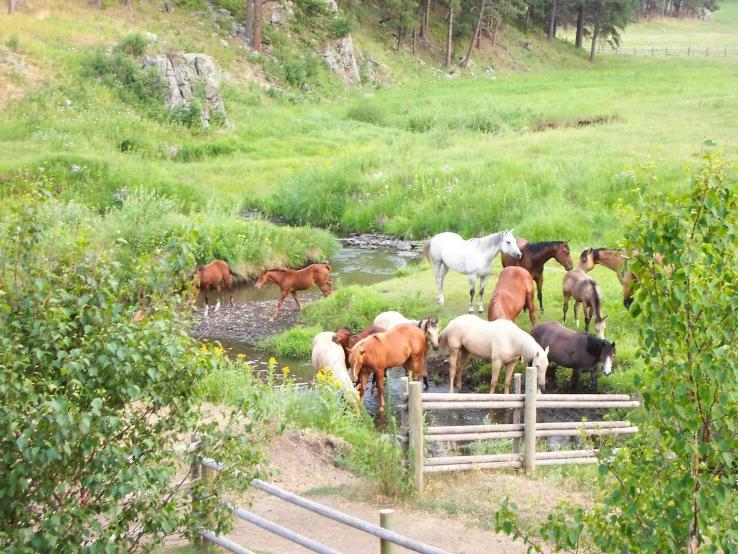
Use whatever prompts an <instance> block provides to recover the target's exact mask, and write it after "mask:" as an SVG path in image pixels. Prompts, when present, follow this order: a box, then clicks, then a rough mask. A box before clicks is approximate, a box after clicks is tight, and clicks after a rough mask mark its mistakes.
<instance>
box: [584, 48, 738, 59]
mask: <svg viewBox="0 0 738 554" xmlns="http://www.w3.org/2000/svg"><path fill="white" fill-rule="evenodd" d="M597 52H598V53H599V54H608V55H611V56H652V57H656V56H663V57H667V58H668V57H672V56H673V57H685V56H686V57H692V56H698V57H708V58H709V57H715V58H725V57H727V56H738V45H732V46H729V45H723V46H715V45H713V46H691V45H689V46H620V47H617V48H610V47H608V46H605V45H600V46H599V47H598V48H597Z"/></svg>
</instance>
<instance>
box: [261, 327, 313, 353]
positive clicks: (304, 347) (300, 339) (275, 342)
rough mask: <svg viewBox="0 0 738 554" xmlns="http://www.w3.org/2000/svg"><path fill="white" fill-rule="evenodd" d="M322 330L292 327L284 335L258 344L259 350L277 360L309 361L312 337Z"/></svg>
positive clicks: (272, 337) (275, 336)
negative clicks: (270, 354)
mask: <svg viewBox="0 0 738 554" xmlns="http://www.w3.org/2000/svg"><path fill="white" fill-rule="evenodd" d="M322 330H323V329H321V328H320V327H318V326H316V325H313V326H310V327H301V326H297V327H292V328H291V329H288V330H287V331H285V332H284V333H281V334H279V335H274V336H271V337H269V338H267V339H264V340H263V341H261V342H260V343H259V348H261V349H262V350H266V351H268V352H271V353H273V354H274V355H275V356H277V357H278V358H293V359H294V358H302V359H309V358H310V353H311V352H312V341H313V337H314V336H315V335H317V334H318V333H320V332H321V331H322Z"/></svg>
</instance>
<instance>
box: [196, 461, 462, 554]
mask: <svg viewBox="0 0 738 554" xmlns="http://www.w3.org/2000/svg"><path fill="white" fill-rule="evenodd" d="M222 470H223V468H222V466H221V465H220V464H218V463H217V462H215V461H214V460H210V459H208V458H204V459H203V460H202V461H201V463H200V464H196V465H194V466H193V467H192V468H191V478H192V479H193V480H194V479H209V478H213V477H214V476H215V474H217V473H218V472H220V471H222ZM251 484H252V485H253V486H255V487H256V488H258V489H259V490H261V491H263V492H265V493H267V494H269V495H272V496H275V497H277V498H279V499H281V500H284V501H285V502H289V503H290V504H294V505H295V506H299V507H301V508H304V509H305V510H308V511H310V512H312V513H315V514H318V515H321V516H324V517H327V518H328V519H332V520H333V521H336V522H338V523H341V524H343V525H347V526H349V527H353V528H354V529H358V530H359V531H362V532H364V533H368V534H370V535H373V536H375V537H377V538H378V539H379V549H380V552H381V554H392V553H393V552H394V545H399V546H402V547H403V548H406V549H408V550H412V551H413V552H420V553H422V554H449V552H447V551H446V550H443V549H441V548H436V547H435V546H431V545H429V544H425V543H423V542H420V541H417V540H415V539H411V538H409V537H406V536H405V535H401V534H400V533H397V532H395V531H393V527H394V517H393V515H394V510H381V511H380V513H379V519H380V525H374V524H373V523H369V522H368V521H364V520H363V519H360V518H357V517H354V516H351V515H348V514H345V513H343V512H340V511H338V510H334V509H333V508H330V507H328V506H326V505H324V504H320V503H319V502H315V501H314V500H309V499H307V498H304V497H302V496H299V495H297V494H294V493H291V492H289V491H286V490H284V489H281V488H280V487H277V486H276V485H274V484H272V483H267V482H266V481H262V480H261V479H253V480H252V481H251ZM193 505H194V506H195V509H196V505H197V503H196V501H195V502H194V503H193ZM230 509H231V510H232V511H233V513H234V515H235V516H236V517H237V518H239V519H242V520H244V521H247V522H249V523H251V524H253V525H256V526H257V527H260V528H262V529H264V530H266V531H268V532H270V533H273V534H275V535H277V536H280V537H282V538H284V539H287V540H288V541H291V542H293V543H295V544H299V545H300V546H303V547H305V548H307V549H308V550H310V551H312V552H318V553H320V554H341V553H340V552H339V551H338V550H335V549H333V548H330V547H328V546H326V545H324V544H322V543H319V542H317V541H315V540H313V539H311V538H309V537H306V536H304V535H301V534H300V533H297V532H295V531H293V530H291V529H287V528H286V527H282V526H281V525H278V524H276V523H274V522H272V521H269V520H268V519H266V518H263V517H261V516H259V515H256V514H254V513H253V512H250V511H248V510H245V509H244V508H241V507H237V506H230ZM198 535H199V536H200V538H201V539H202V540H203V541H206V542H210V543H213V544H216V545H218V546H220V547H221V548H224V549H226V550H228V551H229V552H235V553H236V554H254V553H253V552H252V551H250V550H249V549H247V548H245V547H243V546H241V545H239V544H237V543H235V542H233V541H231V540H230V539H227V538H225V537H219V536H217V535H215V534H213V533H211V532H210V531H208V530H205V529H202V530H199V531H198Z"/></svg>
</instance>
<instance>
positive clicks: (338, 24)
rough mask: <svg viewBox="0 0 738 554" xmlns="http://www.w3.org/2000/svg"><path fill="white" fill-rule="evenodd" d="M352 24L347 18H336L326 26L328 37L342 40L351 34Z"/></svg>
mask: <svg viewBox="0 0 738 554" xmlns="http://www.w3.org/2000/svg"><path fill="white" fill-rule="evenodd" d="M352 27H353V22H352V21H351V19H350V18H349V17H347V16H338V17H336V18H335V19H333V20H332V21H331V22H330V23H329V24H328V35H329V36H330V37H331V38H344V37H347V36H349V35H350V34H351V30H352Z"/></svg>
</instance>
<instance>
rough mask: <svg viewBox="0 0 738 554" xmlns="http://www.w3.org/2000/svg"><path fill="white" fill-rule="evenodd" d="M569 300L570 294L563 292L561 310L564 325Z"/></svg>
mask: <svg viewBox="0 0 738 554" xmlns="http://www.w3.org/2000/svg"><path fill="white" fill-rule="evenodd" d="M569 298H571V294H569V293H568V292H565V293H564V305H563V309H564V323H566V312H568V311H569Z"/></svg>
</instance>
